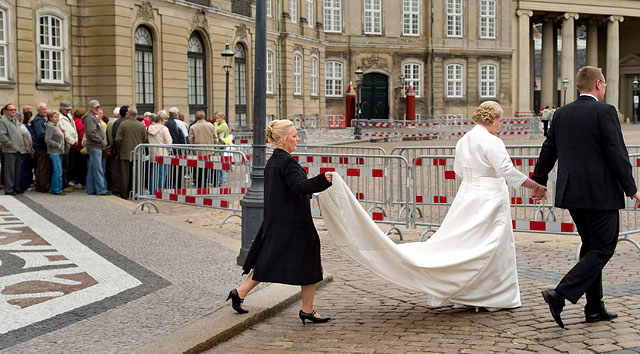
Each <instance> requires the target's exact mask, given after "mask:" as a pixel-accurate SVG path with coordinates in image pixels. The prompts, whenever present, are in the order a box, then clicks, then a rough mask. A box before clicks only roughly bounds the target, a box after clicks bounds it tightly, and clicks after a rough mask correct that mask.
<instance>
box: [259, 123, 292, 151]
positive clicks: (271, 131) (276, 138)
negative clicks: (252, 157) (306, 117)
mask: <svg viewBox="0 0 640 354" xmlns="http://www.w3.org/2000/svg"><path fill="white" fill-rule="evenodd" d="M292 126H293V122H292V121H290V120H288V119H277V120H274V121H271V123H269V124H268V125H267V129H265V131H266V134H267V138H268V139H269V142H270V143H271V144H276V145H277V144H279V143H280V142H281V141H282V140H283V139H285V138H286V137H287V135H288V134H289V127H292Z"/></svg>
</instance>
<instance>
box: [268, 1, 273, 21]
mask: <svg viewBox="0 0 640 354" xmlns="http://www.w3.org/2000/svg"><path fill="white" fill-rule="evenodd" d="M271 16H272V15H271V0H267V17H271Z"/></svg>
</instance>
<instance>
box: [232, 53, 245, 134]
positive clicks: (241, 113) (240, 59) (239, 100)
mask: <svg viewBox="0 0 640 354" xmlns="http://www.w3.org/2000/svg"><path fill="white" fill-rule="evenodd" d="M245 52H246V51H245V49H244V46H243V45H242V44H240V43H238V44H236V50H235V55H234V56H233V59H234V61H235V74H236V78H235V88H236V90H235V91H236V123H237V124H239V125H240V126H241V127H243V126H246V125H247V57H246V53H245Z"/></svg>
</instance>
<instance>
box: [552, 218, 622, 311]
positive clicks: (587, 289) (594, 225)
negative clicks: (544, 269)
mask: <svg viewBox="0 0 640 354" xmlns="http://www.w3.org/2000/svg"><path fill="white" fill-rule="evenodd" d="M569 213H570V214H571V217H572V218H573V222H574V223H575V224H576V227H577V229H578V233H579V234H580V239H581V240H582V248H581V249H580V260H579V261H578V263H577V264H576V265H575V266H573V268H571V270H570V271H569V272H568V273H567V274H566V275H565V276H564V278H562V280H561V281H560V284H558V286H557V287H556V291H557V292H559V293H560V294H562V295H563V296H564V297H565V298H566V299H567V300H569V301H571V302H572V303H574V304H575V303H576V302H578V300H579V299H580V297H582V295H583V294H586V296H587V305H586V306H585V312H586V313H594V312H597V311H599V310H600V309H601V308H602V303H601V301H600V300H602V269H603V268H604V266H605V265H606V264H607V262H608V261H609V259H611V257H612V256H613V254H614V252H615V250H616V245H617V243H618V233H619V231H620V215H619V213H618V210H594V209H569Z"/></svg>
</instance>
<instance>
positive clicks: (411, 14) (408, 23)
mask: <svg viewBox="0 0 640 354" xmlns="http://www.w3.org/2000/svg"><path fill="white" fill-rule="evenodd" d="M419 31H420V3H419V2H418V0H402V34H403V35H405V36H417V35H419V34H420V33H419Z"/></svg>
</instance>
